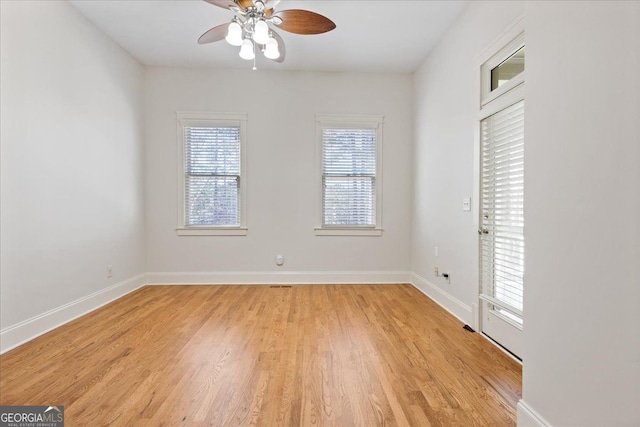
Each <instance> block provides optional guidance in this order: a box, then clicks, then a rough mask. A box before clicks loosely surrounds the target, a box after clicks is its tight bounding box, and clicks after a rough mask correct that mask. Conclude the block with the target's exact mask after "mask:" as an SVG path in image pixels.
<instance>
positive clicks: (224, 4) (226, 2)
mask: <svg viewBox="0 0 640 427" xmlns="http://www.w3.org/2000/svg"><path fill="white" fill-rule="evenodd" d="M204 1H206V2H207V3H209V4H212V5H214V6H218V7H221V8H223V9H231V7H237V5H236V4H235V3H234V2H233V1H232V0H204Z"/></svg>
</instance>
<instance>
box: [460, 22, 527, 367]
mask: <svg viewBox="0 0 640 427" xmlns="http://www.w3.org/2000/svg"><path fill="white" fill-rule="evenodd" d="M524 18H525V17H524V14H522V15H520V16H518V17H517V18H516V19H515V20H514V22H513V23H512V24H511V25H509V26H508V27H507V28H505V29H504V30H503V31H502V32H501V33H500V34H499V35H498V37H497V38H496V40H494V41H493V42H492V43H491V44H489V45H488V46H487V47H485V49H484V50H483V51H482V53H481V54H480V55H478V57H477V58H476V60H475V67H474V72H475V76H476V78H475V79H474V82H475V84H474V94H475V99H476V101H475V107H476V115H475V117H474V120H473V134H474V143H473V197H474V199H475V200H476V201H477V202H476V203H472V213H473V225H474V228H473V232H474V233H477V231H476V230H479V229H480V227H481V218H480V216H481V214H482V212H481V207H480V201H481V197H480V196H481V187H480V174H481V160H482V159H481V153H482V146H481V144H482V140H481V130H480V123H481V122H482V120H483V119H485V118H487V117H489V116H491V115H493V114H495V113H497V112H499V111H501V110H503V109H505V108H507V107H508V106H510V105H513V104H515V103H516V102H519V101H520V100H523V99H524V92H525V83H524V81H525V72H522V73H521V74H520V75H518V76H517V77H515V78H514V79H512V80H511V81H509V82H508V83H507V84H505V85H504V86H501V87H500V88H499V90H496V91H494V92H493V93H489V90H488V89H487V73H486V69H487V68H489V67H490V66H491V65H493V64H496V65H497V64H499V63H500V62H501V61H502V60H503V59H506V58H508V57H509V56H510V55H511V54H512V53H513V52H515V51H516V50H518V49H519V48H520V47H521V46H523V45H524V40H525V38H524V33H525V25H524V24H525V19H524ZM500 58H502V60H501V59H500ZM489 71H490V69H489ZM525 120H526V119H525ZM477 239H478V240H477V244H476V252H475V256H474V266H473V268H474V271H475V273H474V274H475V277H476V294H475V301H474V303H473V304H472V306H471V309H472V322H473V323H472V326H473V328H474V329H475V330H476V331H478V332H479V333H480V335H482V336H483V337H485V338H486V339H487V340H488V341H489V342H491V343H493V344H494V345H496V346H497V347H498V348H499V349H500V350H502V351H503V352H504V353H505V354H507V355H508V356H509V357H511V358H513V359H514V360H516V361H517V362H519V363H522V360H524V351H523V350H521V351H520V352H521V354H519V355H518V357H515V356H514V355H513V354H512V353H511V352H510V351H509V350H507V349H506V348H505V347H503V346H502V345H501V344H499V343H498V342H497V341H494V340H493V339H492V338H490V337H489V336H488V335H485V334H484V333H482V325H483V323H482V319H483V305H486V304H484V303H483V301H482V300H481V299H480V292H481V282H480V281H481V276H480V250H481V249H480V246H481V240H480V237H479V236H478V238H477ZM492 314H493V313H492ZM494 315H495V314H494ZM506 322H507V323H510V322H509V319H506ZM505 327H506V326H505ZM511 327H514V325H513V324H511ZM520 358H522V360H521V359H520Z"/></svg>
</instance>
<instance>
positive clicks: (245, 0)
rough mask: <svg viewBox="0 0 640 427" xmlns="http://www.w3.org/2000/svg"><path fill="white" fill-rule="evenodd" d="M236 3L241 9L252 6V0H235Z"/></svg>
mask: <svg viewBox="0 0 640 427" xmlns="http://www.w3.org/2000/svg"><path fill="white" fill-rule="evenodd" d="M236 3H237V4H238V6H240V7H241V8H243V9H247V8H248V7H253V6H254V4H253V0H236Z"/></svg>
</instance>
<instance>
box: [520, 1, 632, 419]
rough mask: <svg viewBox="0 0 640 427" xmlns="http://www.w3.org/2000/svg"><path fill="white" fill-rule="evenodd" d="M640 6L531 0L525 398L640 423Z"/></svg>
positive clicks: (545, 409)
mask: <svg viewBox="0 0 640 427" xmlns="http://www.w3.org/2000/svg"><path fill="white" fill-rule="evenodd" d="M639 29H640V3H639V2H612V1H607V2H591V1H585V2H579V3H571V2H536V1H532V2H528V3H527V10H526V31H527V34H526V43H527V60H526V61H527V65H526V68H527V71H526V73H527V77H526V78H527V83H526V84H527V95H526V118H525V135H526V141H527V142H526V145H527V148H526V160H525V171H526V172H525V173H526V178H525V185H526V196H525V216H526V228H525V239H526V244H527V273H526V278H525V279H526V289H525V301H524V304H525V307H524V313H525V314H524V324H525V329H524V332H525V355H524V372H523V377H524V378H523V381H524V384H523V385H524V390H523V401H524V402H525V403H526V404H527V405H528V406H529V407H530V408H533V410H535V411H536V412H537V413H538V414H540V415H541V416H542V417H543V418H544V419H546V420H547V422H549V423H550V424H551V425H553V426H638V425H640V409H639V403H640V274H639V273H640V250H639V246H638V245H639V244H640V243H639V242H640V232H639V230H640V228H639V227H640V204H639V198H640V175H639V173H638V171H639V170H640V168H639V166H638V165H639V164H640V131H639V128H638V122H639V121H640V109H639V104H638V103H639V100H640V95H639V91H638V77H639V76H640V66H639V64H638V56H639V55H640V42H639V39H638V37H639V35H638V31H640V30H639Z"/></svg>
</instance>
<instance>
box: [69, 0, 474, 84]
mask: <svg viewBox="0 0 640 427" xmlns="http://www.w3.org/2000/svg"><path fill="white" fill-rule="evenodd" d="M467 3H468V2H467V1H428V0H413V1H411V0H409V1H407V0H386V1H383V0H374V1H365V0H355V1H354V0H349V1H347V0H323V1H318V0H304V1H299V0H283V1H281V2H280V4H279V5H278V6H277V7H276V10H284V9H307V10H311V11H314V12H317V13H320V14H323V15H325V16H327V17H328V18H330V19H331V20H333V22H335V23H336V25H337V28H336V29H335V30H333V31H331V32H329V33H325V34H320V35H310V36H309V35H305V36H303V35H297V34H291V33H287V32H285V31H282V30H280V31H278V32H279V33H280V35H281V36H282V38H283V39H284V42H285V45H286V49H287V56H286V60H285V61H284V62H283V63H282V64H278V63H274V62H272V61H269V60H267V59H265V58H264V57H262V55H259V56H258V63H257V65H258V68H268V69H287V70H309V71H364V72H412V71H414V70H415V69H416V68H417V67H418V66H419V65H420V63H421V62H422V61H423V60H424V58H425V57H426V56H427V54H428V53H429V51H430V50H431V49H432V47H433V46H434V45H435V43H436V42H437V41H438V40H439V39H440V37H441V36H442V34H443V33H444V32H445V31H446V29H447V28H448V27H449V26H450V25H451V23H452V22H453V21H454V20H455V18H456V17H457V16H458V14H459V13H460V12H461V11H462V9H463V8H464V7H465V6H466V4H467ZM71 4H73V5H74V6H75V7H76V9H77V10H79V11H80V12H81V13H82V14H83V15H85V16H86V17H87V18H88V19H89V20H91V21H92V22H93V23H94V24H95V25H96V26H97V27H98V28H100V29H101V30H102V31H103V32H105V33H106V34H107V35H108V36H109V37H111V38H112V39H113V40H115V41H116V42H117V43H118V44H120V46H122V47H123V48H124V49H125V50H126V51H127V52H129V53H130V54H131V55H133V56H134V57H135V58H137V59H138V60H139V61H140V62H142V63H143V64H145V65H152V66H154V65H155V66H175V67H218V68H223V67H224V68H249V67H251V64H250V63H249V62H248V61H244V60H242V59H240V57H239V56H238V48H237V47H234V46H230V45H229V44H227V43H226V42H225V41H220V42H217V43H213V44H208V45H198V44H197V39H198V37H200V35H201V34H202V33H204V32H205V31H207V30H208V29H209V28H211V27H214V26H216V25H218V24H222V23H226V22H229V21H230V19H231V17H232V16H233V13H232V12H231V11H228V10H225V9H222V8H219V7H216V6H213V5H211V4H209V3H206V2H204V1H201V0H173V1H172V0H72V1H71Z"/></svg>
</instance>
